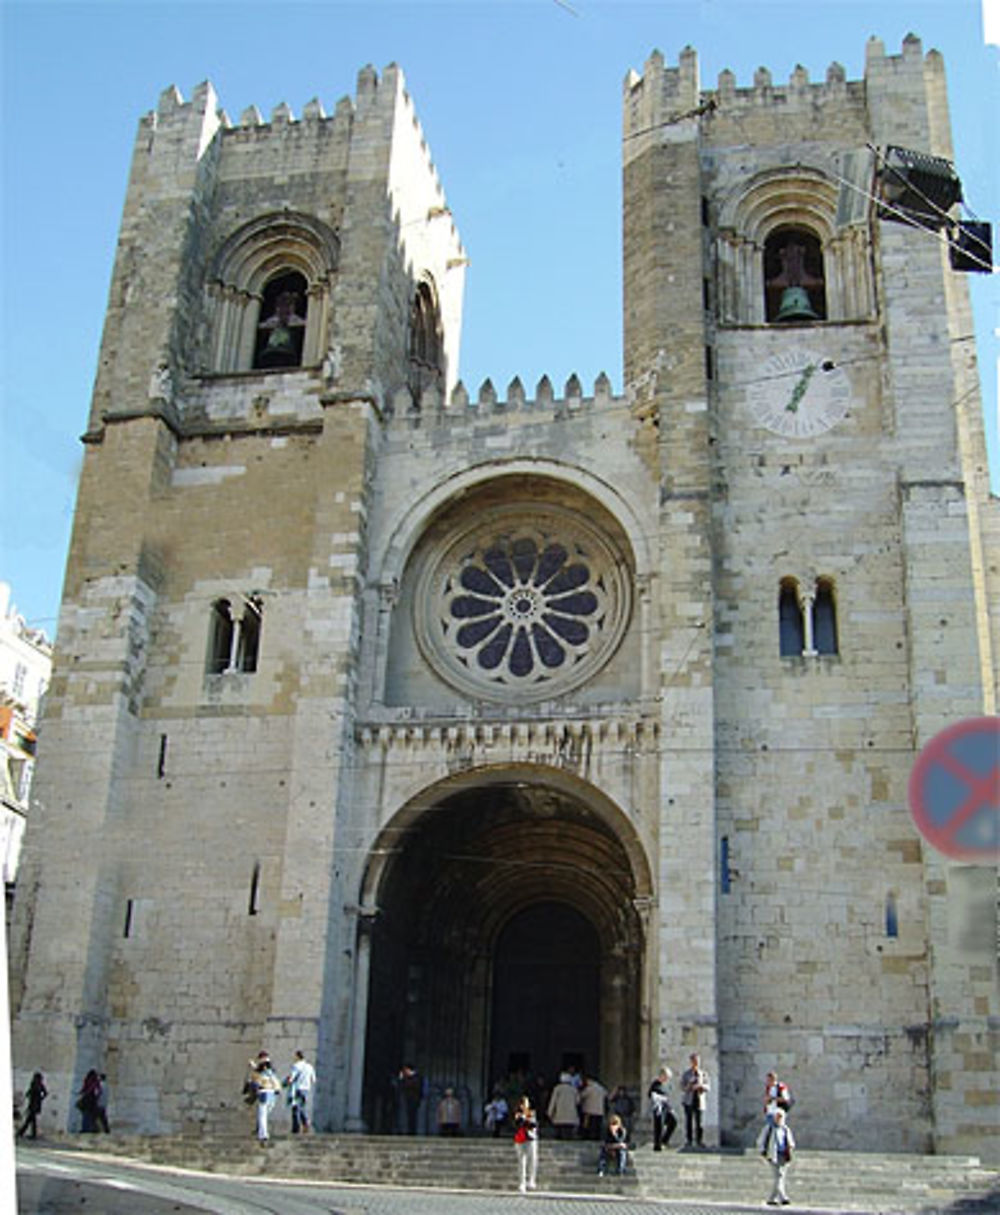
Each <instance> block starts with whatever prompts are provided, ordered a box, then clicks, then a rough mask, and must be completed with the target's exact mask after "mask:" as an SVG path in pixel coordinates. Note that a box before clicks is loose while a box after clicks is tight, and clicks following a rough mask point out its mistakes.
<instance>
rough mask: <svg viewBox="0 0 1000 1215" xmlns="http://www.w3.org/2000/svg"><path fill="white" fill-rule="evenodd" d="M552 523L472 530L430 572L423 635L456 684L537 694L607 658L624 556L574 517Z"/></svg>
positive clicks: (617, 621)
mask: <svg viewBox="0 0 1000 1215" xmlns="http://www.w3.org/2000/svg"><path fill="white" fill-rule="evenodd" d="M546 513H547V514H549V513H555V511H554V509H553V508H551V507H550V508H547V509H546ZM551 522H552V524H553V526H551V527H539V525H538V523H537V521H536V520H532V521H531V522H530V523H529V522H528V521H527V520H524V521H523V522H522V523H521V524H520V526H517V524H516V522H515V521H514V520H507V521H505V523H506V525H505V526H501V527H497V526H495V525H494V527H493V528H492V529H481V530H478V531H474V532H473V533H472V534H471V535H469V534H467V535H466V537H464V538H463V539H462V540H459V541H457V542H456V543H454V544H452V545H451V547H450V548H448V549H447V550H446V552H444V553H442V554H441V555H440V556H439V557H438V559H437V560H436V561H433V562H432V563H431V565H430V567H429V570H427V571H425V577H424V579H423V582H424V595H422V596H421V599H422V600H423V602H424V603H425V605H426V608H427V616H426V617H425V619H424V625H423V627H422V628H418V633H419V634H420V635H421V638H422V640H423V641H424V642H425V643H426V644H427V646H428V647H429V648H430V650H431V651H432V655H433V658H434V659H435V660H436V663H435V665H441V664H442V662H443V665H444V666H445V667H446V669H447V670H446V674H447V675H448V676H449V678H450V679H451V681H452V682H458V683H459V684H461V685H462V686H463V687H465V688H467V689H469V690H471V687H472V686H474V687H475V688H476V690H477V691H478V692H480V693H481V692H482V691H483V690H484V689H485V688H488V689H489V690H490V691H491V692H492V693H493V694H494V695H495V696H499V697H503V696H504V693H505V691H506V690H510V691H514V690H516V691H517V692H518V693H519V694H524V693H528V694H530V695H533V696H536V697H540V696H543V695H546V694H548V693H549V691H550V690H551V691H553V692H554V691H555V690H556V688H555V685H557V684H570V683H572V684H577V683H580V682H582V680H583V679H584V678H586V676H587V675H588V674H590V673H591V672H592V671H593V670H595V669H596V667H597V666H598V665H600V664H602V663H603V662H604V661H605V660H606V659H607V658H608V657H609V656H610V653H611V651H612V649H613V648H614V646H615V645H616V644H617V642H618V640H619V639H620V635H621V631H622V628H623V626H624V620H625V606H626V599H627V593H628V583H627V579H626V578H624V577H623V576H622V573H621V564H622V563H621V562H620V561H617V560H615V558H614V556H613V553H612V551H611V549H610V546H609V544H608V543H607V541H605V540H604V539H603V538H602V537H601V536H599V535H598V533H596V531H592V530H591V529H590V528H589V527H587V526H585V525H583V524H581V522H580V520H579V517H578V516H575V515H572V516H571V515H570V514H569V512H567V513H566V516H565V518H563V517H562V512H558V517H557V518H556V519H553V520H552V521H551ZM511 524H514V525H513V526H512V525H511ZM428 599H429V600H430V602H428Z"/></svg>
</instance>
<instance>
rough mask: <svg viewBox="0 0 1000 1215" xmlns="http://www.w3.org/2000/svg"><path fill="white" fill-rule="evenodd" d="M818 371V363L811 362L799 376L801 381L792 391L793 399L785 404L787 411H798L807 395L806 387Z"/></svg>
mask: <svg viewBox="0 0 1000 1215" xmlns="http://www.w3.org/2000/svg"><path fill="white" fill-rule="evenodd" d="M815 372H816V364H815V363H810V364H809V366H808V367H807V368H806V369H805V370H804V371H803V372H802V374H801V375H800V376H799V382H798V383H797V384H796V385H795V388H794V389H793V391H792V396H791V399H790V400H789V402H788V404H787V405H786V406H785V412H786V413H798V411H799V403H800V402H801V400H802V398H803V397H804V396H805V395H806V389H807V388H808V387H809V381H810V380H811V379H812V378H813V375H814V374H815Z"/></svg>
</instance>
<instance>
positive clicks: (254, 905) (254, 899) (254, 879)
mask: <svg viewBox="0 0 1000 1215" xmlns="http://www.w3.org/2000/svg"><path fill="white" fill-rule="evenodd" d="M259 910H260V861H257V862H255V864H254V867H253V873H252V874H251V875H250V901H249V903H248V905H247V914H248V915H256V914H257V912H258V911H259Z"/></svg>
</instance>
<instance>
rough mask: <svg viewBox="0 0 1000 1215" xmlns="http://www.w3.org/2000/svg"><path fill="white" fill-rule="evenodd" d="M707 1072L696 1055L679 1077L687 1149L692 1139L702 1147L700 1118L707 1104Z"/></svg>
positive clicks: (702, 1134) (703, 1144)
mask: <svg viewBox="0 0 1000 1215" xmlns="http://www.w3.org/2000/svg"><path fill="white" fill-rule="evenodd" d="M708 1089H709V1083H708V1072H706V1071H704V1070H703V1069H702V1066H701V1059H700V1058H699V1056H698V1055H697V1054H694V1055H692V1056H691V1066H690V1067H689V1068H688V1069H687V1071H686V1072H685V1073H684V1075H683V1076H681V1092H682V1094H683V1098H682V1100H683V1102H684V1139H685V1141H686V1144H687V1146H688V1147H691V1146H692V1138H693V1140H694V1142H696V1143H697V1144H698V1147H704V1146H705V1143H704V1131H703V1128H702V1118H703V1115H704V1113H705V1106H706V1105H707V1104H708V1100H707V1098H708Z"/></svg>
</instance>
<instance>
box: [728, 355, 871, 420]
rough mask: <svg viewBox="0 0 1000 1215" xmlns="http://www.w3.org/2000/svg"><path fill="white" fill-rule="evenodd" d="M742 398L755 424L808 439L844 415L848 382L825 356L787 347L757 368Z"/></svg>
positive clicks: (849, 400)
mask: <svg viewBox="0 0 1000 1215" xmlns="http://www.w3.org/2000/svg"><path fill="white" fill-rule="evenodd" d="M747 400H748V401H749V402H750V408H751V409H752V410H753V413H754V417H756V419H757V421H758V422H759V423H760V424H761V426H764V427H766V428H767V429H768V430H770V431H773V432H774V434H777V435H783V436H784V437H785V438H787V439H809V438H811V437H812V436H813V435H819V434H822V433H823V432H824V431H826V430H829V429H830V427H831V426H836V425H837V423H838V422H839V421H840V420H841V419H842V418H843V417H844V416H845V414H846V413H847V410H848V407H849V406H850V403H851V384H850V381H849V380H848V378H847V373H846V372H845V371H844V369H843V367H840V366H838V365H837V363H836V362H834V360H833V359H831V358H829V357H827V356H826V355H823V354H816V353H815V352H814V351H809V350H791V351H787V352H785V353H782V354H774V355H772V356H771V357H770V358H769V359H768V360H767V361H766V362H765V363H764V364H763V365H762V366H761V368H760V370H759V372H758V374H757V375H755V376H754V379H753V382H752V383H751V384H750V385H749V386H748V388H747Z"/></svg>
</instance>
